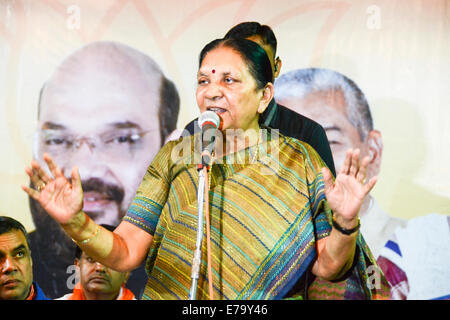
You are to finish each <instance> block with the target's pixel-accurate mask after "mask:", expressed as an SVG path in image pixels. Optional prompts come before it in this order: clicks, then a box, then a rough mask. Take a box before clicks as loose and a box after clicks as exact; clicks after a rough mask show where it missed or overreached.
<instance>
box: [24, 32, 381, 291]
mask: <svg viewBox="0 0 450 320" xmlns="http://www.w3.org/2000/svg"><path fill="white" fill-rule="evenodd" d="M199 60H200V61H199V70H198V74H197V80H198V86H197V92H196V98H197V103H198V106H199V109H200V111H201V112H205V111H213V112H215V113H216V114H217V115H219V117H220V119H221V126H220V134H218V135H217V137H220V138H217V139H216V147H215V149H214V152H213V154H212V157H211V164H210V172H209V175H208V176H209V179H208V180H209V185H208V188H209V193H208V196H209V206H208V209H209V216H208V218H209V220H210V234H208V236H209V237H208V238H210V245H208V249H209V250H206V244H205V243H203V247H204V250H202V252H203V254H202V256H201V264H200V275H199V280H198V289H197V292H198V299H208V298H210V297H211V295H213V297H214V299H282V298H306V293H307V288H308V286H309V289H310V291H311V288H313V287H314V286H327V288H328V291H327V292H332V293H333V294H335V295H336V296H333V297H337V298H358V299H373V298H380V297H382V293H381V294H380V290H379V289H380V285H373V283H372V282H371V281H370V277H371V276H373V275H377V274H378V276H379V277H381V278H382V280H383V281H384V278H383V276H382V274H381V272H380V271H379V269H378V267H377V265H376V264H375V262H374V260H373V257H372V255H371V253H370V251H369V249H368V247H367V246H366V244H365V242H364V239H363V238H362V236H361V234H360V232H359V218H358V212H359V209H360V207H361V204H362V203H363V200H364V197H365V196H366V195H367V194H368V193H369V191H370V190H371V189H372V188H373V186H374V185H375V183H376V178H373V179H371V180H370V181H368V182H366V181H365V174H366V169H367V165H368V161H369V159H368V158H364V159H363V160H362V161H361V162H360V159H359V150H355V151H353V150H349V151H348V152H347V157H346V160H345V164H344V166H343V168H342V170H341V171H340V172H339V173H338V175H337V177H336V179H335V180H334V179H333V177H332V175H331V173H330V171H329V170H328V168H326V167H325V165H324V163H323V161H322V160H321V158H320V157H319V156H318V155H317V153H316V152H315V150H314V149H312V148H311V147H310V146H309V145H308V144H306V143H303V142H301V141H299V140H296V139H294V138H290V137H285V136H283V135H281V134H277V135H271V134H269V135H262V134H260V132H261V128H260V127H259V122H258V119H259V115H260V114H261V113H262V112H263V111H264V110H265V108H266V107H267V106H268V104H269V102H270V100H271V99H272V97H273V84H272V83H271V79H272V69H271V65H270V61H269V59H268V57H267V55H266V53H265V51H264V50H263V49H262V48H261V47H259V46H258V45H257V44H256V43H254V42H252V41H249V40H244V39H218V40H214V41H212V42H210V43H209V44H208V45H206V46H205V47H204V48H203V50H202V52H201V53H200V59H199ZM266 129H267V128H266ZM230 132H232V134H230ZM269 132H270V130H269ZM252 133H253V134H252ZM195 139H196V137H195V136H190V137H184V138H180V139H179V140H177V141H171V142H169V143H167V144H166V145H165V146H163V147H162V149H161V150H160V152H159V153H158V154H157V156H156V157H155V159H154V160H153V162H152V163H151V165H150V166H149V168H148V170H147V172H146V174H145V176H144V178H143V181H142V183H141V185H140V187H139V189H138V191H137V193H136V197H135V199H134V200H133V202H132V204H131V206H130V208H129V210H128V213H127V214H126V216H125V217H124V218H123V221H122V222H121V223H120V225H119V226H118V227H117V228H116V229H115V231H114V232H110V231H108V230H106V229H104V228H102V227H100V226H98V225H96V224H95V222H94V221H93V220H92V219H90V218H89V216H88V215H87V214H85V213H84V212H83V211H82V208H83V191H82V188H81V179H80V176H79V173H78V169H77V167H74V168H73V169H72V173H71V178H70V179H68V178H66V177H65V176H64V174H63V173H62V172H61V170H60V169H59V168H58V167H57V166H56V165H55V164H54V162H53V160H52V159H51V157H50V156H49V155H47V154H46V155H44V160H45V161H46V163H47V165H48V168H49V170H50V172H46V171H45V170H44V169H43V168H41V167H40V166H39V164H38V163H37V162H35V161H32V163H31V168H27V169H26V172H27V174H28V175H29V176H30V178H31V181H32V183H33V185H34V186H36V189H30V188H28V187H26V186H22V188H23V189H24V190H25V191H26V192H27V193H28V194H29V195H30V196H31V197H33V198H34V199H36V200H37V201H39V203H40V204H41V205H42V207H43V208H44V209H45V210H46V211H47V212H48V213H49V214H50V215H51V216H52V217H53V218H54V219H55V220H56V221H57V222H58V223H59V224H60V225H61V226H62V228H63V229H64V230H65V231H66V232H67V234H68V235H69V236H70V237H72V239H73V240H74V241H75V242H76V243H77V244H78V245H79V246H80V247H81V248H82V250H83V251H84V252H86V254H87V255H89V256H90V257H92V258H93V259H94V260H96V261H99V262H100V263H102V264H104V265H106V266H108V267H110V268H113V269H115V270H118V271H130V270H133V269H135V268H136V267H137V266H139V265H140V264H141V263H142V261H143V260H144V259H146V258H147V264H146V268H147V273H148V282H147V285H146V288H145V292H144V295H143V298H144V299H187V298H188V296H189V291H190V285H191V268H192V258H193V253H194V249H195V247H196V238H197V236H196V235H197V205H198V204H197V189H198V174H197V163H196V162H195V161H194V158H195V156H194V153H191V154H188V155H185V156H183V157H174V154H177V152H173V151H174V149H175V148H177V147H179V146H180V144H182V143H185V142H186V141H191V142H192V143H193V144H194V141H195ZM275 149H276V151H277V152H276V154H277V157H273V153H271V152H267V151H268V150H275ZM242 159H244V160H242ZM207 256H208V257H209V259H207ZM208 262H209V264H208ZM208 270H210V272H208ZM367 270H372V271H371V272H368V271H367ZM378 272H379V273H378ZM209 279H210V280H209ZM313 279H315V280H314V281H313ZM311 282H312V284H311ZM377 283H378V284H379V283H380V281H378V282H377V281H375V284H377ZM211 288H212V289H211ZM312 291H314V290H312ZM312 291H311V292H312ZM316 291H320V290H316ZM322 291H323V290H322ZM381 291H382V290H381Z"/></svg>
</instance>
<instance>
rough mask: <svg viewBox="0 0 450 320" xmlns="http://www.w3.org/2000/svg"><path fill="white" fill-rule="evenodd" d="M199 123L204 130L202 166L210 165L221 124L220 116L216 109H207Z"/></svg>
mask: <svg viewBox="0 0 450 320" xmlns="http://www.w3.org/2000/svg"><path fill="white" fill-rule="evenodd" d="M198 124H199V126H200V128H201V130H202V154H201V156H202V164H201V166H202V167H203V166H209V162H210V161H211V154H212V152H213V149H214V144H215V140H216V130H217V129H218V128H219V125H220V117H219V116H218V115H217V114H216V113H215V112H214V111H205V112H203V113H202V114H201V115H200V118H199V119H198Z"/></svg>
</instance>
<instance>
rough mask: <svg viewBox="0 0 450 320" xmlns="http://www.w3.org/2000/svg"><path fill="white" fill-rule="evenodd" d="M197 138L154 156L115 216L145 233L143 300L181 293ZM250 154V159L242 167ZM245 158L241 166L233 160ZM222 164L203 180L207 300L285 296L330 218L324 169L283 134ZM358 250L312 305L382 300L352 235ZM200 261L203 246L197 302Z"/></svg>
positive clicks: (192, 236) (193, 222)
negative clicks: (206, 186)
mask: <svg viewBox="0 0 450 320" xmlns="http://www.w3.org/2000/svg"><path fill="white" fill-rule="evenodd" d="M196 139H198V137H196V136H190V137H184V138H180V139H179V140H177V141H172V142H169V143H167V144H166V145H165V146H164V147H163V148H162V149H161V150H160V152H159V153H158V155H157V156H156V157H155V159H154V160H153V162H152V164H151V165H150V166H149V168H148V170H147V172H146V174H145V176H144V178H143V181H142V183H141V185H140V187H139V189H138V191H137V194H136V197H135V199H134V200H133V202H132V204H131V206H130V208H129V210H128V213H127V215H126V216H125V217H124V220H125V221H128V222H130V223H133V224H135V225H136V226H138V227H139V228H142V229H143V230H145V231H147V232H149V233H150V234H152V235H153V236H154V238H153V244H152V247H151V248H150V251H149V254H148V259H147V263H146V268H147V273H148V282H147V285H146V289H145V292H144V295H143V299H188V296H189V289H190V285H191V264H192V257H193V252H194V249H195V243H196V234H197V187H198V173H197V165H196V163H198V161H194V160H195V159H198V152H197V151H196V147H195V145H196V141H197V142H198V140H196ZM183 144H184V145H183ZM186 146H187V147H186ZM186 150H187V151H188V152H186ZM183 151H184V152H183ZM255 153H256V161H254V162H253V163H249V162H252V161H251V160H252V159H253V157H254V156H255ZM196 157H197V158H196ZM244 157H245V159H247V162H246V163H242V161H236V160H239V159H241V158H244ZM221 160H222V161H218V162H222V163H214V164H213V165H212V166H211V170H210V173H209V180H210V192H209V201H210V204H209V205H210V207H209V210H210V221H211V257H212V258H211V263H212V273H213V274H212V278H213V289H214V297H215V298H216V299H282V298H287V297H289V296H292V295H293V294H292V289H293V288H295V287H294V286H295V285H296V284H298V283H299V281H301V280H302V279H303V278H304V277H305V275H306V274H307V273H308V272H309V271H308V270H309V268H310V266H311V264H312V263H313V262H314V261H315V259H316V256H317V252H316V242H317V241H318V240H319V239H322V238H324V237H326V236H328V235H329V233H330V232H331V217H332V213H331V211H330V209H329V207H328V203H327V201H326V198H325V193H324V183H323V177H322V174H321V168H322V167H323V166H325V164H324V163H323V161H322V159H321V158H320V157H319V156H318V154H317V153H316V152H315V150H314V149H313V148H311V147H310V146H309V145H308V144H306V143H303V142H301V141H299V140H297V139H294V138H289V137H285V136H283V135H277V136H276V137H275V136H270V135H269V136H268V138H267V139H266V140H265V141H264V142H263V143H260V144H259V145H258V146H253V147H250V148H247V149H245V150H242V151H240V152H238V153H234V154H230V155H227V156H225V157H224V158H223V159H221ZM249 160H250V161H249ZM236 162H238V163H236ZM239 162H241V163H239ZM204 239H206V236H205V237H204ZM357 248H358V249H357V254H356V255H355V261H354V264H353V267H352V269H351V270H350V271H349V273H348V275H347V276H346V278H345V279H342V280H341V281H340V282H336V283H331V282H327V281H323V280H321V279H316V280H315V281H314V282H313V283H312V285H311V287H310V290H309V291H310V296H311V297H312V298H314V297H315V298H323V297H324V298H327V297H331V298H359V299H371V298H380V297H384V293H383V292H384V291H387V294H388V292H389V290H386V288H385V287H384V286H385V280H384V277H383V275H382V273H381V271H380V270H379V268H378V266H377V265H376V263H375V260H374V259H373V257H372V255H371V253H370V250H369V249H368V247H367V245H366V244H365V242H364V239H363V237H362V235H361V234H359V235H358V240H357ZM206 261H207V258H206V240H205V241H204V243H203V246H202V265H201V270H200V278H199V281H198V289H197V295H198V299H208V298H209V296H208V278H207V266H206ZM368 270H369V271H370V272H368ZM372 273H374V274H375V273H376V275H380V276H381V280H380V283H381V285H377V284H378V283H375V282H376V281H373V282H374V283H375V285H371V282H370V281H371V275H372ZM380 288H381V290H380ZM380 292H381V293H380ZM304 293H305V292H297V293H295V294H294V296H296V297H300V298H301V297H303V296H304Z"/></svg>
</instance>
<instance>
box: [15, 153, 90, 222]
mask: <svg viewBox="0 0 450 320" xmlns="http://www.w3.org/2000/svg"><path fill="white" fill-rule="evenodd" d="M43 158H44V161H45V162H46V163H47V166H48V168H49V169H50V172H51V174H52V175H53V177H50V176H49V175H48V174H47V173H46V172H45V171H44V170H43V169H42V168H41V166H40V165H39V163H37V161H35V160H33V161H31V168H26V169H25V172H26V173H27V174H28V176H29V177H30V179H31V182H32V184H33V186H34V187H35V188H36V189H31V188H29V187H27V186H22V189H23V190H24V191H25V192H26V193H28V195H29V196H30V197H32V198H33V199H35V200H36V201H38V202H39V203H40V205H41V206H42V208H44V209H45V211H47V212H48V214H49V215H50V216H51V217H52V218H53V219H55V220H56V221H57V222H58V223H60V224H62V225H64V224H68V223H70V221H71V219H72V218H73V217H75V216H76V215H77V213H79V212H81V210H82V209H83V189H82V188H81V178H80V174H79V172H78V168H77V167H73V169H72V175H71V181H69V180H68V179H67V178H66V177H65V176H64V174H63V172H62V171H61V169H60V168H58V166H56V164H55V163H54V162H53V160H52V158H51V157H50V156H49V155H48V154H47V153H44V156H43Z"/></svg>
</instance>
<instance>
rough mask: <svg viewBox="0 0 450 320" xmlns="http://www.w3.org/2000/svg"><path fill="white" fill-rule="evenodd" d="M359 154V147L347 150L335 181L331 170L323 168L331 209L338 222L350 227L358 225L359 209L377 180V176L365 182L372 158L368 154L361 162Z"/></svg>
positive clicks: (326, 192)
mask: <svg viewBox="0 0 450 320" xmlns="http://www.w3.org/2000/svg"><path fill="white" fill-rule="evenodd" d="M359 156H360V151H359V149H356V150H351V149H349V150H347V154H346V157H345V161H344V165H343V166H342V168H341V170H340V171H339V173H338V175H337V177H336V180H335V181H334V182H333V176H332V174H331V172H330V170H329V169H328V168H322V174H323V178H324V183H325V195H326V197H327V201H328V204H329V206H330V209H331V210H332V211H333V214H334V217H335V220H336V222H337V223H338V224H339V225H340V226H342V227H343V228H348V229H351V228H353V227H355V226H356V225H357V223H358V213H359V209H360V208H361V205H362V204H363V202H364V198H365V197H366V196H367V194H368V193H369V192H370V190H372V188H373V187H374V186H375V183H376V182H377V177H376V176H375V177H373V178H371V179H370V180H369V181H368V182H367V183H365V178H366V173H367V167H368V165H369V162H370V158H369V156H367V157H365V158H364V159H363V160H362V161H361V163H360V161H359Z"/></svg>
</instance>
